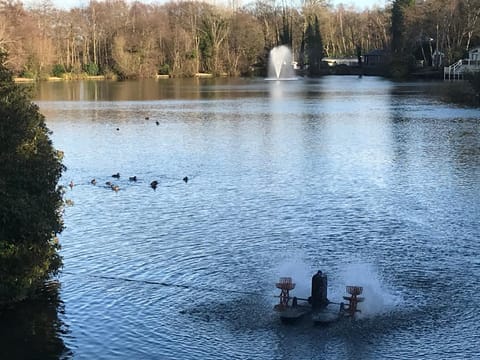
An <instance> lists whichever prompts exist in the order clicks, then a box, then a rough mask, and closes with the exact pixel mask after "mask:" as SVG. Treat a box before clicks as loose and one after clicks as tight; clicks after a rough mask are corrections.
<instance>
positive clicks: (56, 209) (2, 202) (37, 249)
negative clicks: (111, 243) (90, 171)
mask: <svg viewBox="0 0 480 360" xmlns="http://www.w3.org/2000/svg"><path fill="white" fill-rule="evenodd" d="M5 60H6V55H5V54H4V53H0V304H2V303H8V302H12V301H16V300H20V299H23V298H25V297H27V296H29V295H31V294H33V293H34V292H35V290H36V289H38V288H39V287H40V286H41V285H42V284H43V282H44V281H45V280H46V279H48V278H49V277H50V276H51V275H52V274H55V272H56V271H58V269H59V268H60V266H61V258H60V256H59V254H58V250H59V244H58V242H57V239H56V237H55V236H56V235H57V234H58V233H60V232H61V231H62V229H63V223H62V217H61V215H62V214H61V209H62V205H63V202H62V188H61V187H59V186H58V185H57V184H58V180H59V179H60V176H61V174H62V172H63V170H64V166H63V165H62V163H61V155H60V153H59V152H57V151H56V150H55V149H54V148H53V146H52V142H51V140H50V138H49V135H50V132H49V130H48V129H47V127H46V125H45V118H44V117H43V115H42V114H40V112H39V109H38V107H37V106H36V105H35V104H34V103H33V102H31V100H30V98H29V96H28V95H27V93H26V90H25V89H24V88H21V87H20V86H19V85H17V84H15V83H14V82H13V80H12V74H11V72H10V71H9V70H8V69H7V68H6V67H5V65H4V64H5Z"/></svg>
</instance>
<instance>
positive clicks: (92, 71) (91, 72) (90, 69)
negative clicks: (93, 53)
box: [83, 63, 100, 76]
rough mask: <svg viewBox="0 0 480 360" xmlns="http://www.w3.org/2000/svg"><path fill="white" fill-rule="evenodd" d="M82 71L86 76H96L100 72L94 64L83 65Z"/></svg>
mask: <svg viewBox="0 0 480 360" xmlns="http://www.w3.org/2000/svg"><path fill="white" fill-rule="evenodd" d="M83 71H85V72H86V73H87V75H88V76H97V75H98V74H99V72H100V71H99V68H98V65H97V64H95V63H88V64H85V65H83Z"/></svg>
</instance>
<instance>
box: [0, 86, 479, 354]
mask: <svg viewBox="0 0 480 360" xmlns="http://www.w3.org/2000/svg"><path fill="white" fill-rule="evenodd" d="M441 85H442V83H392V82H390V81H388V80H385V79H382V78H376V77H363V78H358V77H335V76H331V77H324V78H321V79H318V80H303V79H302V80H298V81H288V82H276V81H264V80H263V79H254V80H245V79H243V80H241V79H220V80H193V79H192V80H190V79H189V80H174V79H170V80H160V81H154V80H145V81H134V82H133V81H132V82H59V83H41V84H39V87H38V89H37V90H38V92H37V96H36V99H35V101H36V102H37V103H38V104H39V106H40V109H41V111H42V112H43V113H44V114H45V116H46V117H47V125H48V126H49V128H50V129H51V130H52V131H53V135H52V138H53V141H54V145H55V146H56V147H57V148H58V149H61V150H63V151H64V152H65V160H64V162H65V165H66V166H67V168H68V171H67V172H65V174H64V177H63V179H62V182H63V184H65V185H67V184H68V183H69V182H70V181H73V182H74V184H75V186H74V187H73V188H72V189H70V188H68V187H67V192H66V198H67V199H71V200H72V201H73V202H74V205H73V206H70V207H67V208H66V211H65V216H64V219H65V225H66V229H65V230H64V232H63V233H62V234H61V236H60V240H61V243H62V251H61V253H62V256H63V258H64V268H63V273H62V274H61V275H60V276H59V278H58V283H59V287H58V290H54V291H53V292H54V295H55V296H51V298H52V299H54V300H55V304H56V305H55V306H56V308H57V312H55V311H53V313H52V309H51V306H50V307H49V309H50V310H48V312H47V314H48V316H47V315H46V316H45V317H44V318H46V319H47V320H44V322H45V324H43V325H42V329H44V328H46V329H47V330H45V331H43V332H44V333H45V334H43V333H42V334H41V335H40V336H39V335H38V334H37V333H36V334H34V335H32V336H31V338H32V339H33V340H32V339H30V338H27V339H25V338H22V334H13V335H12V334H10V333H8V331H4V333H5V334H7V333H8V334H7V337H6V339H8V341H9V342H11V343H14V344H16V341H17V342H18V343H19V344H27V345H28V346H31V347H30V349H33V350H31V352H30V353H29V352H28V350H25V349H23V350H22V351H24V352H25V353H21V352H20V350H18V348H17V350H10V351H17V352H16V355H17V356H18V357H19V358H20V356H19V355H18V354H23V355H24V356H23V358H28V357H31V358H38V354H41V358H57V357H58V358H62V357H72V358H74V359H227V358H229V359H419V358H422V359H474V358H479V357H480V347H479V343H480V331H479V323H480V313H479V311H478V306H479V301H478V292H479V291H480V287H479V282H478V281H479V278H480V244H479V234H480V122H479V121H480V120H479V119H480V110H478V109H468V108H461V107H456V106H452V105H450V104H447V103H444V102H442V101H441V99H439V98H437V97H435V96H434V95H431V94H432V91H431V90H432V89H434V88H436V87H438V86H441ZM117 172H119V173H120V178H119V179H116V178H112V176H111V175H112V174H115V173H117ZM132 176H136V177H137V181H136V182H134V181H130V180H129V177H132ZM185 176H188V182H184V181H183V180H182V179H183V178H184V177H185ZM94 178H95V179H96V181H97V184H96V185H92V184H91V183H90V181H91V180H92V179H94ZM153 180H157V181H158V187H157V189H156V190H153V189H152V188H151V187H150V183H151V182H152V181H153ZM107 181H110V182H112V183H114V184H116V185H118V186H119V188H120V190H119V191H118V192H115V191H112V190H111V189H110V188H109V187H108V186H106V185H105V183H106V182H107ZM318 269H320V270H323V271H324V272H326V273H327V274H328V276H329V298H330V300H332V301H339V300H340V299H341V298H342V296H343V295H344V294H345V286H346V285H361V286H363V287H364V294H363V295H364V296H365V298H366V300H365V302H364V303H362V304H361V309H362V313H361V314H360V317H359V318H358V319H357V320H355V321H350V320H344V321H340V322H338V323H335V324H332V325H329V326H314V325H312V323H311V322H310V321H308V319H307V320H305V321H303V322H300V323H299V324H296V325H293V326H285V325H283V324H281V322H280V321H279V319H278V315H277V314H276V313H275V312H274V311H273V306H274V305H275V303H276V302H277V301H278V299H277V298H275V297H274V295H276V294H278V292H277V290H276V289H275V282H276V281H277V280H278V278H279V277H280V276H292V277H293V279H294V281H295V282H296V283H297V288H296V289H295V290H294V294H296V295H297V296H308V292H309V289H310V288H309V286H310V278H311V275H313V274H314V272H316V271H317V270H318ZM52 287H53V285H52ZM52 301H53V300H52ZM17 316H18V317H19V318H20V315H17ZM10 321H11V322H12V323H13V324H15V322H16V321H18V320H17V319H15V318H13V319H10ZM21 321H22V324H24V323H25V322H27V320H25V319H21ZM36 326H37V328H38V327H39V325H38V324H37V325H36ZM13 327H14V328H16V325H13ZM24 327H25V329H27V330H26V332H27V333H28V332H29V330H28V329H30V328H31V327H30V328H29V326H28V322H27V325H24ZM18 332H19V331H17V333H18ZM5 334H3V335H4V337H3V338H4V339H5ZM19 339H21V340H19ZM22 341H23V343H22ZM32 344H34V345H32ZM62 344H63V345H62ZM28 346H27V348H28Z"/></svg>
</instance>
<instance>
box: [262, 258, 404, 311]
mask: <svg viewBox="0 0 480 360" xmlns="http://www.w3.org/2000/svg"><path fill="white" fill-rule="evenodd" d="M318 270H322V271H323V272H324V273H326V274H327V276H328V299H329V300H330V301H332V302H335V303H337V302H344V303H348V301H347V300H344V299H343V296H348V294H347V293H346V288H345V287H346V286H349V285H355V286H362V287H363V293H362V295H360V296H361V297H363V298H364V299H365V300H364V301H363V302H360V303H359V305H358V309H359V310H361V312H359V313H358V314H357V318H359V319H361V318H366V317H373V316H376V315H381V314H385V313H388V312H390V311H392V310H393V309H394V307H396V306H398V305H399V304H401V303H402V302H403V299H402V298H401V295H400V294H399V293H396V292H395V291H394V290H393V289H390V288H389V287H388V285H387V284H386V283H385V282H384V280H383V279H382V277H381V276H380V274H379V272H378V270H377V269H376V268H375V267H374V266H373V265H372V264H368V263H362V262H352V263H348V264H343V265H342V264H340V265H339V269H329V268H325V267H323V266H322V265H321V264H319V265H317V267H315V268H311V267H310V266H308V265H307V264H306V262H305V259H304V257H303V256H302V254H301V253H297V254H290V256H289V257H288V258H286V259H283V261H282V262H281V265H279V267H278V268H277V269H276V271H274V273H273V274H272V275H273V276H274V278H272V280H271V282H272V284H274V283H275V282H276V281H278V279H279V278H280V277H291V278H292V280H293V282H294V283H295V284H296V286H295V289H294V290H293V291H292V294H293V296H297V297H299V298H308V297H309V296H310V295H311V284H312V276H313V275H314V274H315V273H316V272H317V271H318ZM272 289H273V288H272ZM276 292H277V290H275V293H276Z"/></svg>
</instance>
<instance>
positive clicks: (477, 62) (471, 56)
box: [443, 46, 480, 80]
mask: <svg viewBox="0 0 480 360" xmlns="http://www.w3.org/2000/svg"><path fill="white" fill-rule="evenodd" d="M478 71H480V46H476V47H474V48H472V49H470V50H469V51H468V59H461V60H458V61H457V62H456V63H455V64H452V65H450V66H446V67H444V68H443V78H444V79H447V80H456V79H463V75H464V74H465V73H468V72H478Z"/></svg>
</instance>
